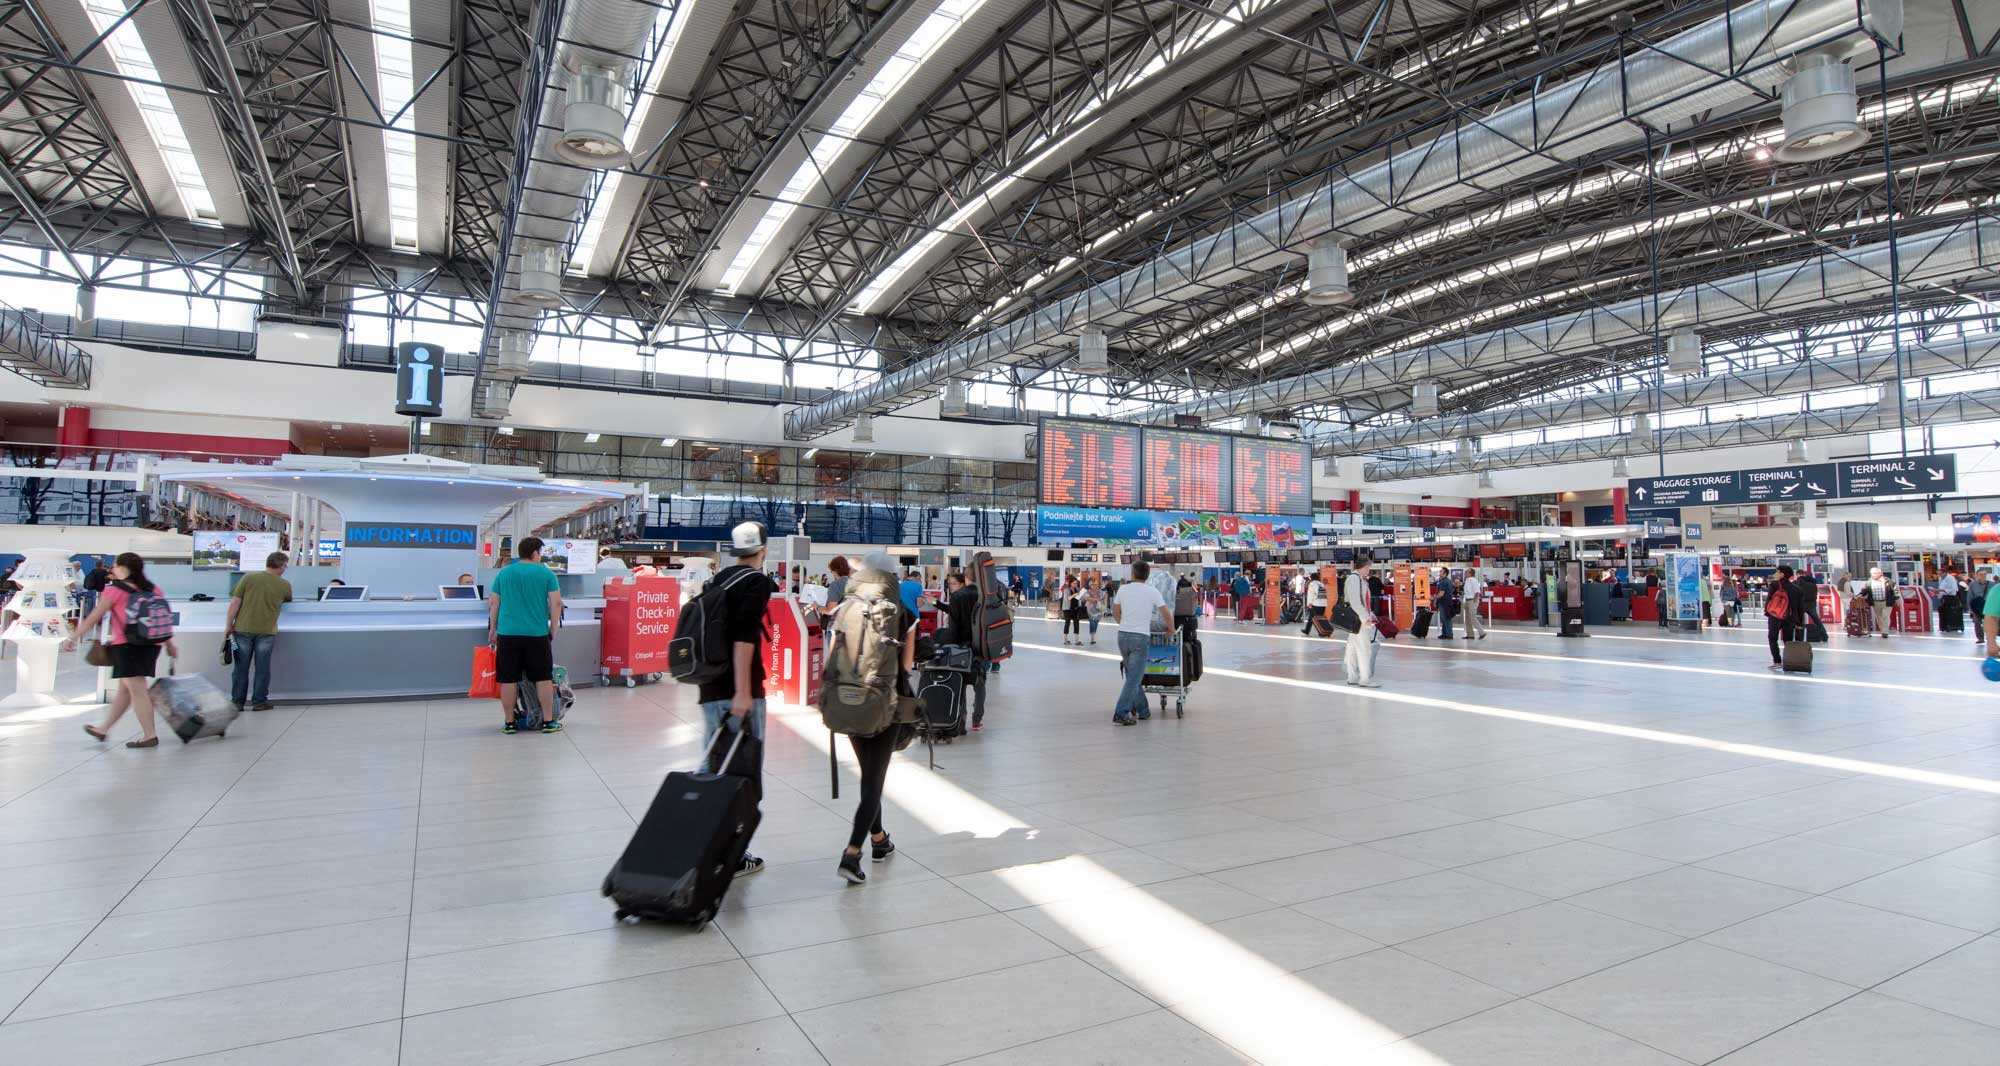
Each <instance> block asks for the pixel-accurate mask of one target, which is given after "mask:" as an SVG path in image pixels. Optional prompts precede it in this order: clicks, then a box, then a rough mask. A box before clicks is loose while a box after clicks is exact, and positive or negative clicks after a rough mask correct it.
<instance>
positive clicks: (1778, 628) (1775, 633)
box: [1764, 618, 1795, 663]
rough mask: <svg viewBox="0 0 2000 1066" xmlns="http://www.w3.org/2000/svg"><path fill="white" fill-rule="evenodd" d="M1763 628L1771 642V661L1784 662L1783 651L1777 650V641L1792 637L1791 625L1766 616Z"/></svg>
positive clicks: (1793, 634)
mask: <svg viewBox="0 0 2000 1066" xmlns="http://www.w3.org/2000/svg"><path fill="white" fill-rule="evenodd" d="M1764 630H1765V636H1766V637H1768V638H1769V639H1770V642H1771V661H1772V662H1774V663H1782V662H1784V661H1785V656H1784V653H1782V652H1780V651H1779V650H1778V642H1779V641H1785V640H1791V639H1793V638H1794V636H1795V632H1794V630H1793V628H1792V626H1790V625H1788V624H1786V623H1784V622H1780V621H1778V620H1777V619H1775V618H1766V619H1764Z"/></svg>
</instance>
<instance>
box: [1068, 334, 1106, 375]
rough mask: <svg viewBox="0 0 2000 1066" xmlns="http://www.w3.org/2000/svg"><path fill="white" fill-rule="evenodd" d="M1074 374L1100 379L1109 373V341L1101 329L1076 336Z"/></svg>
mask: <svg viewBox="0 0 2000 1066" xmlns="http://www.w3.org/2000/svg"><path fill="white" fill-rule="evenodd" d="M1076 372H1077V373H1079V374H1089V375H1091V376H1092V377H1102V376H1103V375H1105V374H1109V373H1111V341H1110V339H1109V338H1107V337H1106V336H1105V335H1104V331H1103V330H1101V329H1086V330H1084V331H1083V332H1082V333H1079V334H1077V335H1076Z"/></svg>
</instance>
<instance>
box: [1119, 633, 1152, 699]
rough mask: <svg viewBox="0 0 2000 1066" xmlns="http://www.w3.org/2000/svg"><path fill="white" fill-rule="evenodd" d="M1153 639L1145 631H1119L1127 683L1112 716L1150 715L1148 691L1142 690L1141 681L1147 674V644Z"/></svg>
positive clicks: (1120, 657)
mask: <svg viewBox="0 0 2000 1066" xmlns="http://www.w3.org/2000/svg"><path fill="white" fill-rule="evenodd" d="M1152 639H1153V638H1152V637H1151V636H1150V635H1149V634H1147V633H1144V632H1139V633H1134V632H1132V631H1131V630H1127V629H1121V630H1119V631H1118V657H1119V659H1120V660H1122V661H1123V662H1124V664H1125V684H1124V686H1123V687H1121V688H1120V689H1119V690H1118V703H1117V704H1116V705H1114V706H1113V707H1112V708H1111V717H1113V718H1123V717H1125V716H1126V715H1132V716H1134V717H1148V716H1149V715H1150V712H1148V711H1147V710H1146V693H1145V692H1144V691H1142V690H1141V688H1140V682H1141V681H1142V680H1143V679H1144V678H1145V676H1146V646H1147V645H1148V644H1151V643H1152Z"/></svg>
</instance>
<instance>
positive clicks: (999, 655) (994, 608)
mask: <svg viewBox="0 0 2000 1066" xmlns="http://www.w3.org/2000/svg"><path fill="white" fill-rule="evenodd" d="M972 585H973V588H975V589H977V590H978V592H979V618H978V628H977V629H976V630H975V631H974V632H973V636H972V650H973V651H975V652H977V653H978V654H979V657H980V658H981V659H984V660H986V661H987V662H989V663H999V662H1000V661H1001V660H1003V659H1009V658H1012V657H1013V655H1014V612H1013V610H1012V609H1011V608H1009V607H1008V606H1007V587H1006V586H1005V585H1003V584H1001V582H1000V578H999V576H998V574H997V573H995V571H994V566H993V553H992V552H973V553H972Z"/></svg>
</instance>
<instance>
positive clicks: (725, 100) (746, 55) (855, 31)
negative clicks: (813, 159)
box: [619, 0, 918, 340]
mask: <svg viewBox="0 0 2000 1066" xmlns="http://www.w3.org/2000/svg"><path fill="white" fill-rule="evenodd" d="M917 6H918V4H917V0H869V2H867V3H843V4H839V5H834V6H830V7H829V8H828V9H825V10H826V15H825V17H824V19H823V20H822V21H819V22H810V21H798V22H793V21H791V20H792V19H795V18H799V17H800V16H802V15H803V14H804V13H805V12H806V11H807V10H809V9H808V8H807V7H806V6H805V5H796V6H795V5H783V4H780V5H774V6H773V7H772V8H771V10H772V13H773V20H772V21H768V22H767V21H765V20H764V19H762V18H759V17H753V12H751V11H748V10H745V9H744V8H741V7H739V9H738V15H737V16H736V17H732V18H731V19H730V21H729V24H728V27H727V29H725V30H724V36H723V39H722V40H721V41H720V42H718V44H717V46H716V49H715V51H714V52H712V53H710V63H711V67H710V69H709V71H708V77H706V78H705V79H704V80H703V83H702V85H701V88H700V89H699V90H698V92H697V95H696V97H695V99H693V100H691V101H689V103H688V104H687V106H686V108H685V110H684V111H683V112H682V113H681V115H680V117H679V118H678V119H677V120H676V122H675V127H674V130H673V133H672V134H671V135H670V140H669V141H668V142H666V143H665V144H663V145H662V151H661V152H660V153H659V154H658V156H656V162H655V165H654V169H655V170H656V171H657V172H658V173H662V174H670V175H671V174H681V175H689V176H692V177H693V178H694V182H693V183H692V184H672V183H663V182H651V183H649V184H648V185H647V187H646V195H645V197H644V198H643V199H642V200H641V201H640V204H639V208H638V210H637V211H636V212H634V214H633V222H632V227H631V229H630V230H629V231H628V233H627V235H626V239H625V242H624V245H623V248H622V249H621V251H620V256H619V262H620V263H621V264H624V265H627V266H629V267H630V268H631V270H630V273H631V274H633V275H635V276H637V277H640V278H643V279H647V280H652V281H654V282H657V283H658V284H659V285H661V286H662V287H663V289H664V292H663V294H662V296H661V299H660V309H659V312H658V315H657V321H658V322H659V323H660V324H664V323H665V322H666V321H667V319H668V318H669V317H670V316H671V315H672V314H673V313H674V312H675V311H676V310H678V309H679V306H680V303H681V301H682V300H684V299H686V298H687V294H688V291H689V290H690V289H691V288H692V287H693V285H694V283H695V280H696V278H697V277H698V276H699V274H700V272H701V270H702V268H703V265H704V264H705V263H706V262H707V260H708V257H709V256H710V255H711V254H712V253H713V252H714V251H715V248H716V245H717V244H718V243H719V242H720V241H721V239H722V235H723V233H724V231H726V230H727V229H728V228H729V226H730V224H731V223H733V222H734V221H735V220H736V217H737V215H738V214H740V213H741V212H742V211H743V209H744V207H745V205H746V204H748V203H750V202H751V201H752V200H754V199H755V198H756V195H757V187H758V185H759V184H761V183H762V182H763V180H764V178H765V176H766V175H767V174H768V173H769V172H770V170H771V167H772V166H774V165H775V164H776V162H777V160H778V157H779V156H780V155H781V154H782V153H783V152H784V151H785V150H786V149H787V148H789V147H790V146H791V144H792V142H793V141H794V140H795V139H798V138H800V137H802V136H803V135H804V134H805V132H806V128H807V124H808V123H809V122H810V121H811V120H812V118H813V116H814V115H815V114H816V113H817V112H818V111H819V109H820V108H821V107H822V106H823V105H824V104H825V103H826V101H827V100H828V98H830V97H831V96H832V95H833V94H834V92H835V91H836V90H838V89H839V88H840V86H841V83H842V82H843V81H844V80H845V79H846V78H847V76H848V75H849V74H850V73H851V72H853V71H854V69H855V67H856V66H857V65H858V64H859V63H860V62H861V61H862V60H863V59H864V58H865V57H866V56H867V55H868V52H869V50H870V49H872V48H873V47H874V46H875V45H876V44H877V43H878V42H879V41H880V40H881V39H882V37H883V36H884V35H885V34H887V33H888V32H889V31H890V30H891V29H892V28H893V27H894V26H895V25H896V23H897V21H898V20H899V19H901V18H902V17H903V16H904V15H906V14H908V13H909V12H910V11H912V10H913V9H915V8H916V7H917ZM658 332H659V331H658V329H657V327H656V328H655V330H654V337H653V339H655V340H657V339H658Z"/></svg>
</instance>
